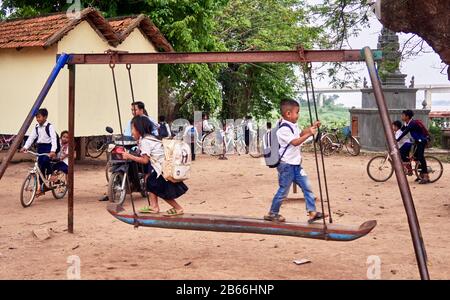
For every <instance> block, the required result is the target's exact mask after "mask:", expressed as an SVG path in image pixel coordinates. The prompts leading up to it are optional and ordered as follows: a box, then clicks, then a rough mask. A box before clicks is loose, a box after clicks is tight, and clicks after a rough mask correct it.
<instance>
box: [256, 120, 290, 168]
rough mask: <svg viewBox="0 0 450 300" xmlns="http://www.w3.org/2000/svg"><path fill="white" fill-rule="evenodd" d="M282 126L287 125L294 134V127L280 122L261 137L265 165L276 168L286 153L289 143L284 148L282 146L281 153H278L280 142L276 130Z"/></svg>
mask: <svg viewBox="0 0 450 300" xmlns="http://www.w3.org/2000/svg"><path fill="white" fill-rule="evenodd" d="M282 127H288V128H289V129H290V130H291V132H292V134H294V129H292V127H291V126H290V125H289V124H286V123H281V124H277V126H276V127H275V128H273V129H271V130H270V131H268V132H267V133H266V135H265V136H264V139H263V154H264V159H265V162H266V166H268V167H269V168H276V167H278V165H279V164H280V162H281V159H282V158H283V156H284V154H286V151H287V149H288V148H289V146H290V145H291V144H288V145H287V146H286V148H284V152H283V154H281V155H280V152H279V150H280V147H281V146H280V144H279V143H278V137H277V132H278V130H280V128H282Z"/></svg>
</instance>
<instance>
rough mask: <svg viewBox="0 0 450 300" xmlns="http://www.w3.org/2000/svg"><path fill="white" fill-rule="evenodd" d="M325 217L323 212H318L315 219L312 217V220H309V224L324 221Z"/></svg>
mask: <svg viewBox="0 0 450 300" xmlns="http://www.w3.org/2000/svg"><path fill="white" fill-rule="evenodd" d="M325 217H326V216H325V215H324V214H323V213H321V212H316V215H315V216H314V217H312V218H311V219H309V220H308V224H312V223H314V222H315V221H318V220H322V219H323V218H325Z"/></svg>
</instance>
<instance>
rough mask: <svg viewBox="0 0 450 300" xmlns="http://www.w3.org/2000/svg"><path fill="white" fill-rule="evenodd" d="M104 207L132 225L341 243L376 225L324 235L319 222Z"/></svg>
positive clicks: (333, 228)
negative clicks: (134, 210) (136, 211)
mask: <svg viewBox="0 0 450 300" xmlns="http://www.w3.org/2000/svg"><path fill="white" fill-rule="evenodd" d="M107 210H108V211H109V213H110V214H111V215H113V216H114V217H115V218H117V219H118V220H120V221H122V222H124V223H127V224H130V225H135V226H143V227H157V228H166V229H182V230H199V231H216V232H237V233H254V234H268V235H283V236H293V237H301V238H311V239H322V240H329V241H342V242H347V241H353V240H356V239H359V238H361V237H363V236H365V235H367V234H368V233H369V232H371V231H372V229H374V228H375V226H376V225H377V221H374V220H372V221H367V222H365V223H363V224H362V225H360V226H346V225H336V224H328V225H327V232H326V234H325V233H324V230H323V224H322V223H317V224H308V223H275V222H270V221H265V220H262V219H256V218H246V217H231V216H218V215H206V214H184V215H182V216H177V217H164V216H163V215H162V214H145V215H144V214H138V215H137V217H136V218H135V217H134V216H133V213H126V212H125V211H124V209H123V208H122V206H120V205H118V204H113V203H111V204H109V205H108V208H107ZM135 221H136V224H135Z"/></svg>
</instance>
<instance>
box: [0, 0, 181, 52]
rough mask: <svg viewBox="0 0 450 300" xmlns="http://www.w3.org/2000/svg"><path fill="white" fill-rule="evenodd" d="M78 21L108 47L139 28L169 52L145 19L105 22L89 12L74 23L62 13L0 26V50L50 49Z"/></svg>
mask: <svg viewBox="0 0 450 300" xmlns="http://www.w3.org/2000/svg"><path fill="white" fill-rule="evenodd" d="M82 21H87V22H89V24H90V25H91V26H92V27H93V28H94V29H95V30H96V31H97V32H98V33H99V34H100V35H101V36H102V38H103V39H105V40H106V41H107V42H108V43H109V44H110V45H112V46H117V45H118V44H120V43H121V42H123V41H124V40H125V39H126V38H127V36H128V35H129V34H130V33H131V31H133V30H134V29H135V28H137V27H139V29H140V30H141V31H142V33H143V34H144V35H145V36H146V37H147V38H148V39H149V40H150V41H151V42H152V43H153V44H154V45H155V46H156V47H157V48H158V49H160V50H164V51H167V52H171V51H173V48H172V46H171V45H170V43H169V42H168V41H167V40H166V39H165V37H164V36H163V35H162V34H161V32H160V31H159V29H158V28H157V27H156V26H155V25H154V24H153V22H152V21H151V20H150V18H148V17H147V16H145V15H140V16H137V17H136V16H132V17H122V18H116V19H111V20H110V21H108V20H106V19H105V18H104V17H103V16H102V15H101V14H100V12H98V11H97V10H95V9H93V8H87V9H84V10H83V11H82V12H81V14H80V18H78V19H72V18H69V17H68V16H67V15H66V14H65V13H58V14H53V15H47V16H41V17H35V18H26V19H13V20H8V21H3V22H0V49H1V48H3V49H6V48H25V47H50V46H52V45H54V44H55V43H57V42H58V41H59V40H61V39H62V38H63V37H64V36H65V35H66V34H67V33H68V32H69V31H71V30H72V29H73V28H75V27H76V26H77V25H78V24H79V23H81V22H82Z"/></svg>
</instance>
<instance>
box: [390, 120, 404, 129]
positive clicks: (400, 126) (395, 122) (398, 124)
mask: <svg viewBox="0 0 450 300" xmlns="http://www.w3.org/2000/svg"><path fill="white" fill-rule="evenodd" d="M392 125H394V126H395V127H397V128H398V129H400V128H402V127H403V126H402V122H400V121H399V120H397V121H394V122H392Z"/></svg>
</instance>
